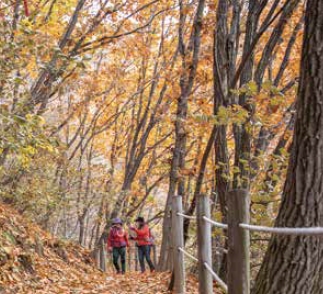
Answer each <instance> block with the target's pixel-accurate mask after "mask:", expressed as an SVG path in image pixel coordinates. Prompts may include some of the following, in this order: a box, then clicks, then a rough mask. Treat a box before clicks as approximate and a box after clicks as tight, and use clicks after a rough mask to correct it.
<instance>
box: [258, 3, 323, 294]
mask: <svg viewBox="0 0 323 294" xmlns="http://www.w3.org/2000/svg"><path fill="white" fill-rule="evenodd" d="M322 15H323V1H322V0H309V1H308V2H307V9H306V17H305V34H304V43H303V52H302V63H301V77H300V86H299V92H298V99H297V103H296V105H297V106H296V111H297V117H296V124H295V131H294V140H293V149H292V155H291V159H290V162H289V170H288V174H287V179H286V183H285V187H284V192H283V199H282V204H281V208H280V211H279V214H278V217H277V220H276V223H275V225H276V226H277V227H316V226H323V188H322V187H323V153H322V146H323V116H322V112H323V18H322ZM322 277H323V242H322V237H305V236H299V237H290V236H273V237H272V238H271V241H270V244H269V247H268V250H267V253H266V256H265V258H264V261H263V264H262V267H261V269H260V272H259V274H258V277H257V279H256V284H255V287H254V289H253V293H254V294H263V293H266V294H273V293H275V294H279V293H281V294H290V293H293V294H304V293H311V294H321V293H323V279H322Z"/></svg>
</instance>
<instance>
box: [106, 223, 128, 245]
mask: <svg viewBox="0 0 323 294" xmlns="http://www.w3.org/2000/svg"><path fill="white" fill-rule="evenodd" d="M125 246H127V247H128V246H129V242H128V234H127V232H126V231H125V230H124V229H123V228H120V227H117V226H112V228H111V229H110V233H109V237H108V247H125Z"/></svg>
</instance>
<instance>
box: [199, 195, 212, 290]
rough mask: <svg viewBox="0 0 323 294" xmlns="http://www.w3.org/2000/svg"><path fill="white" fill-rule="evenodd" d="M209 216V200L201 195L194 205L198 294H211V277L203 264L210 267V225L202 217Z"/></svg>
mask: <svg viewBox="0 0 323 294" xmlns="http://www.w3.org/2000/svg"><path fill="white" fill-rule="evenodd" d="M210 214H211V213H210V202H209V198H208V197H207V196H206V195H205V194H202V195H200V196H199V197H198V199H197V205H196V220H197V248H198V260H199V262H198V269H199V293H200V294H213V277H212V275H211V273H210V272H209V271H208V270H207V268H206V267H205V263H206V264H208V265H209V266H212V238H211V224H210V223H209V222H206V221H205V220H204V219H203V217H204V216H205V217H207V218H210Z"/></svg>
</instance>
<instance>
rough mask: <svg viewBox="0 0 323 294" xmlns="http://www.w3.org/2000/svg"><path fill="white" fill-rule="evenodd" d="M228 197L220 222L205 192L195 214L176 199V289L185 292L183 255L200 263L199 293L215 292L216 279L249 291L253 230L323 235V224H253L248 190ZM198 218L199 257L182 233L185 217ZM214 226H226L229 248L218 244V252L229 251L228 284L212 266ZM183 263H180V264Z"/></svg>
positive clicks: (242, 293)
mask: <svg viewBox="0 0 323 294" xmlns="http://www.w3.org/2000/svg"><path fill="white" fill-rule="evenodd" d="M227 196H228V197H227V201H228V217H227V219H228V224H223V223H220V222H217V221H215V220H213V219H211V218H210V202H209V199H208V197H207V196H206V195H200V196H199V197H198V200H197V206H196V211H197V212H196V217H194V216H189V215H186V214H184V213H183V211H182V198H181V196H176V197H174V199H173V207H172V221H173V226H172V228H173V248H178V250H174V251H173V259H174V260H173V261H174V277H175V283H174V293H175V294H182V293H185V267H184V256H186V257H188V258H190V259H192V260H194V261H195V262H197V263H198V272H199V293H200V294H213V279H214V280H215V281H216V282H217V284H218V285H219V286H220V287H221V288H222V289H223V290H224V292H225V293H229V294H250V232H263V233H270V234H276V235H291V236H302V235H303V236H317V235H323V227H306V228H290V227H283V228H278V227H266V226H257V225H250V224H249V222H250V211H249V209H250V205H249V203H250V199H249V193H248V191H246V190H234V191H230V192H229V193H228V195H227ZM184 219H191V220H193V219H194V220H196V223H197V245H198V246H197V249H198V257H195V256H193V255H191V254H190V253H188V252H187V251H185V249H184V241H183V240H184V236H183V223H184V222H183V220H184ZM212 226H214V227H216V228H221V229H224V230H227V236H228V241H229V242H228V245H229V248H228V249H225V248H216V251H217V252H219V251H220V252H222V253H224V254H227V257H228V276H227V284H226V283H225V282H224V281H223V280H222V279H221V278H220V277H219V276H218V275H217V274H216V273H215V272H214V270H213V268H212V266H211V265H212V252H211V251H212V237H211V236H212V235H211V230H212ZM179 263H180V264H179Z"/></svg>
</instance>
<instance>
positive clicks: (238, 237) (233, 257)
mask: <svg viewBox="0 0 323 294" xmlns="http://www.w3.org/2000/svg"><path fill="white" fill-rule="evenodd" d="M227 196H228V197H227V199H228V200H227V201H228V238H229V239H228V243H229V244H228V245H229V250H228V292H229V293H230V294H249V293H250V234H249V231H248V230H245V229H243V228H240V227H239V224H240V223H244V224H249V221H250V212H249V209H250V205H249V203H250V200H249V192H248V191H247V190H233V191H230V192H229V193H228V195H227Z"/></svg>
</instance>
